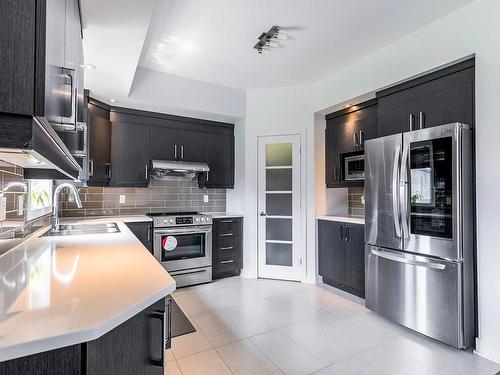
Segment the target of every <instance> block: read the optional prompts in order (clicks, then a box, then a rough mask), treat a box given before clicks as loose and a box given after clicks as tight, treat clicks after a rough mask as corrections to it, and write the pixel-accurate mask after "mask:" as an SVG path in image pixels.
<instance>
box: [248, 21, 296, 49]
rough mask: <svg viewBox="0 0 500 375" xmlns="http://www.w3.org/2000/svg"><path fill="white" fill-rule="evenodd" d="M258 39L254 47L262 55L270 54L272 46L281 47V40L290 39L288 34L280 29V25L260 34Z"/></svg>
mask: <svg viewBox="0 0 500 375" xmlns="http://www.w3.org/2000/svg"><path fill="white" fill-rule="evenodd" d="M258 39H259V41H258V42H257V44H256V45H255V46H254V47H253V48H255V49H256V50H257V52H258V53H259V54H261V55H269V54H270V53H271V49H272V48H278V47H279V41H280V40H287V39H288V34H287V33H285V32H283V31H280V27H279V26H276V25H275V26H273V27H271V28H270V29H269V31H267V32H264V33H262V34H260V36H259V38H258Z"/></svg>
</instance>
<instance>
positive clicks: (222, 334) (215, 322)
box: [194, 313, 245, 348]
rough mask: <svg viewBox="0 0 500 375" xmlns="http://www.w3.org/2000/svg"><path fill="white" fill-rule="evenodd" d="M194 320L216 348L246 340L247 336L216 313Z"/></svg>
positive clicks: (200, 316)
mask: <svg viewBox="0 0 500 375" xmlns="http://www.w3.org/2000/svg"><path fill="white" fill-rule="evenodd" d="M194 320H195V321H196V323H197V325H198V326H199V327H200V329H201V331H202V333H203V334H204V335H205V337H206V338H207V339H208V341H209V342H210V344H212V346H213V347H215V348H217V347H219V346H221V345H225V344H229V343H231V342H235V341H239V340H241V339H243V338H245V334H244V333H243V332H242V331H241V330H240V329H238V327H236V326H235V325H234V324H232V323H229V322H227V321H225V320H224V319H222V318H221V317H220V316H219V315H218V314H216V313H207V314H203V315H198V316H196V317H194Z"/></svg>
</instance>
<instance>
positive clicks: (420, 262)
mask: <svg viewBox="0 0 500 375" xmlns="http://www.w3.org/2000/svg"><path fill="white" fill-rule="evenodd" d="M370 251H371V253H372V254H373V255H376V256H378V257H380V258H385V259H388V260H393V261H395V262H399V263H405V264H409V265H412V266H419V267H426V268H431V269H434V270H441V271H442V270H444V269H445V268H446V265H445V264H442V263H436V262H432V261H423V260H411V259H407V258H405V257H402V256H399V255H395V254H392V253H389V252H387V251H383V250H375V249H370Z"/></svg>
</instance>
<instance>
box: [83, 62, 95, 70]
mask: <svg viewBox="0 0 500 375" xmlns="http://www.w3.org/2000/svg"><path fill="white" fill-rule="evenodd" d="M84 67H85V69H87V70H96V69H97V66H95V65H93V64H87V63H86V64H84Z"/></svg>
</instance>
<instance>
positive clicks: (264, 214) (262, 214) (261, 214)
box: [259, 211, 267, 216]
mask: <svg viewBox="0 0 500 375" xmlns="http://www.w3.org/2000/svg"><path fill="white" fill-rule="evenodd" d="M259 215H260V216H267V214H266V213H265V212H263V211H261V212H260V213H259Z"/></svg>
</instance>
